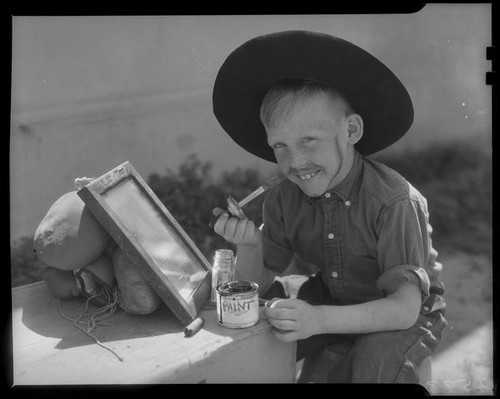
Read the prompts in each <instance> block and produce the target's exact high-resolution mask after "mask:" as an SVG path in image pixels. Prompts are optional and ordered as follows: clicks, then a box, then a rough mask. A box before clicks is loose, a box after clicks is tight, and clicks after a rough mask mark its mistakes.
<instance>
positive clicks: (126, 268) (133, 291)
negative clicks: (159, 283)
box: [113, 248, 162, 314]
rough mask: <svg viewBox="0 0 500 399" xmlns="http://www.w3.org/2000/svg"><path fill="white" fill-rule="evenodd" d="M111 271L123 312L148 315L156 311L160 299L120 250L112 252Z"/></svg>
mask: <svg viewBox="0 0 500 399" xmlns="http://www.w3.org/2000/svg"><path fill="white" fill-rule="evenodd" d="M113 269H114V272H115V279H116V284H117V286H118V298H119V305H120V307H121V308H122V309H123V310H124V311H125V312H127V313H132V314H148V313H151V312H154V311H155V310H156V309H158V307H159V306H160V304H161V302H162V300H161V298H160V297H159V296H158V294H157V293H156V292H155V291H154V289H153V287H151V285H150V284H149V283H148V282H147V281H146V280H145V279H144V277H143V276H142V274H141V272H140V271H139V269H138V268H137V266H136V265H134V264H133V262H132V261H131V260H130V258H129V257H128V256H127V254H126V253H125V252H123V251H122V250H121V249H120V248H117V249H116V250H115V251H114V252H113Z"/></svg>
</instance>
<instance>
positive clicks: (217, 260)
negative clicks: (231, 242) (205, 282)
mask: <svg viewBox="0 0 500 399" xmlns="http://www.w3.org/2000/svg"><path fill="white" fill-rule="evenodd" d="M234 263H235V259H234V253H233V251H232V250H231V249H218V250H216V251H215V255H214V263H213V265H212V295H211V301H212V302H213V303H215V302H216V293H217V286H218V285H219V284H221V283H226V282H228V281H233V280H234Z"/></svg>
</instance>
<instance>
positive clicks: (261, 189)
mask: <svg viewBox="0 0 500 399" xmlns="http://www.w3.org/2000/svg"><path fill="white" fill-rule="evenodd" d="M283 179H284V176H283V175H281V174H278V175H275V176H271V177H270V178H269V179H267V180H266V181H265V182H264V184H262V186H260V187H259V188H257V189H256V190H255V191H253V192H252V193H250V194H248V195H247V196H246V197H245V198H243V199H242V200H241V201H240V202H238V207H240V208H242V207H243V206H245V205H246V204H248V203H249V202H250V201H252V200H253V199H255V198H257V197H258V196H259V195H261V194H262V193H264V192H266V191H267V190H269V189H271V188H273V187H274V186H276V185H277V184H278V183H279V182H280V181H281V180H283ZM220 215H222V213H221V214H220ZM220 215H218V216H215V217H214V218H212V220H211V221H210V223H209V224H208V227H209V228H210V229H213V228H214V226H215V223H217V220H218V219H219V217H220Z"/></svg>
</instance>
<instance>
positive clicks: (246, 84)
mask: <svg viewBox="0 0 500 399" xmlns="http://www.w3.org/2000/svg"><path fill="white" fill-rule="evenodd" d="M283 79H308V80H314V81H317V82H320V83H323V84H325V85H326V86H330V87H332V88H334V89H335V90H337V91H338V92H340V93H341V94H342V95H343V96H344V97H345V98H346V100H347V101H348V102H349V103H350V104H351V105H352V107H353V109H354V110H355V112H356V113H359V114H360V115H361V117H362V118H363V121H364V134H363V137H362V138H361V140H360V141H359V142H358V143H357V144H356V148H357V150H358V151H359V152H360V153H361V154H363V155H368V154H371V153H374V152H377V151H380V150H381V149H383V148H386V147H388V146H389V145H391V144H393V143H394V142H395V141H397V140H398V139H399V138H400V137H402V136H403V135H404V134H405V133H406V132H407V131H408V129H409V127H410V126H411V124H412V122H413V105H412V103H411V99H410V97H409V95H408V92H407V91H406V89H405V87H404V86H403V84H402V83H401V82H400V81H399V79H398V78H397V77H396V76H395V75H394V73H393V72H392V71H390V70H389V69H388V68H387V67H386V66H385V65H384V64H383V63H382V62H380V61H379V60H378V59H377V58H375V57H374V56H373V55H371V54H370V53H368V52H367V51H365V50H363V49H362V48H360V47H358V46H356V45H354V44H353V43H350V42H348V41H347V40H344V39H342V38H339V37H336V36H332V35H329V34H326V33H320V32H313V31H306V30H288V31H281V32H274V33H270V34H266V35H262V36H258V37H255V38H253V39H250V40H248V41H247V42H245V43H243V44H242V45H241V46H239V47H238V48H237V49H235V50H234V51H233V52H232V53H231V54H230V55H229V56H228V57H227V59H226V60H225V61H224V63H223V64H222V66H221V68H220V70H219V72H218V74H217V77H216V80H215V84H214V91H213V109H214V114H215V116H216V118H217V120H218V121H219V123H220V124H221V126H222V127H223V128H224V130H225V131H226V132H227V133H228V134H229V135H230V136H231V137H232V138H233V140H235V141H236V142H237V143H238V144H239V145H240V146H242V147H243V148H244V149H246V150H247V151H249V152H251V153H253V154H255V155H257V156H259V157H261V158H263V159H266V160H269V161H271V162H276V159H275V157H274V153H273V151H272V150H271V148H270V147H269V146H268V145H267V135H266V132H265V129H264V126H263V125H262V123H261V121H260V105H261V103H262V99H263V98H264V96H265V94H266V92H267V91H268V90H269V88H270V87H271V86H272V85H274V84H275V83H276V82H277V81H279V80H283Z"/></svg>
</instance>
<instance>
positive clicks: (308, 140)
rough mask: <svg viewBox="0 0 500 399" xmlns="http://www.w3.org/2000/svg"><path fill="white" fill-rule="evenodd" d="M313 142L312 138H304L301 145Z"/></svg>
mask: <svg viewBox="0 0 500 399" xmlns="http://www.w3.org/2000/svg"><path fill="white" fill-rule="evenodd" d="M313 140H314V138H313V137H304V138H303V139H302V142H303V143H310V142H311V141H313Z"/></svg>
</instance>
